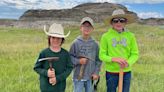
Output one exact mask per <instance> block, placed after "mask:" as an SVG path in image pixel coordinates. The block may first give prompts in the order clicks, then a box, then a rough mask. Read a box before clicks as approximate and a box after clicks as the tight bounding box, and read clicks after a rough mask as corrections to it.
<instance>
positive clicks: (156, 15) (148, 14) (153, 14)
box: [137, 12, 164, 19]
mask: <svg viewBox="0 0 164 92" xmlns="http://www.w3.org/2000/svg"><path fill="white" fill-rule="evenodd" d="M137 15H138V16H139V17H140V18H143V19H146V18H163V17H164V16H163V15H162V14H161V13H158V12H140V13H137Z"/></svg>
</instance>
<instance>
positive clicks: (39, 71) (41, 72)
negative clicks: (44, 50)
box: [34, 54, 48, 77]
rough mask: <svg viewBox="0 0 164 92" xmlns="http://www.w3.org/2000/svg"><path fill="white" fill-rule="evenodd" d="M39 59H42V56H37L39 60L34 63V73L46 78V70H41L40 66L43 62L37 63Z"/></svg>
mask: <svg viewBox="0 0 164 92" xmlns="http://www.w3.org/2000/svg"><path fill="white" fill-rule="evenodd" d="M40 58H43V55H42V54H40V55H39V58H38V59H37V62H36V63H35V66H34V71H36V72H37V73H38V74H40V75H43V76H46V77H48V75H47V70H46V69H43V66H42V65H43V62H39V61H38V60H39V59H40Z"/></svg>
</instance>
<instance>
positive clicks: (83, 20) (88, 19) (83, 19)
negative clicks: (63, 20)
mask: <svg viewBox="0 0 164 92" xmlns="http://www.w3.org/2000/svg"><path fill="white" fill-rule="evenodd" d="M86 21H87V22H89V23H90V24H91V26H92V27H93V25H94V24H93V20H92V19H91V18H90V17H84V18H82V20H81V22H80V25H82V24H83V23H84V22H86Z"/></svg>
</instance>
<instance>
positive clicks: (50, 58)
mask: <svg viewBox="0 0 164 92" xmlns="http://www.w3.org/2000/svg"><path fill="white" fill-rule="evenodd" d="M46 60H47V61H48V62H49V66H50V70H52V62H53V61H57V60H59V57H47V58H41V59H39V60H38V61H39V62H41V61H46Z"/></svg>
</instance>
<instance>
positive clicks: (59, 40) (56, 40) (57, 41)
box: [50, 37, 62, 47]
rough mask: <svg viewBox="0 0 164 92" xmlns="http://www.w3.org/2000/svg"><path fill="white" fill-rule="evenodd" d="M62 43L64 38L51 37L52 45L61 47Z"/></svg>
mask: <svg viewBox="0 0 164 92" xmlns="http://www.w3.org/2000/svg"><path fill="white" fill-rule="evenodd" d="M61 43H62V38H58V37H50V45H51V46H52V47H60V45H61Z"/></svg>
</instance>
